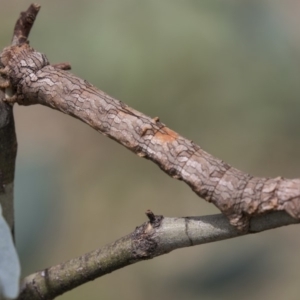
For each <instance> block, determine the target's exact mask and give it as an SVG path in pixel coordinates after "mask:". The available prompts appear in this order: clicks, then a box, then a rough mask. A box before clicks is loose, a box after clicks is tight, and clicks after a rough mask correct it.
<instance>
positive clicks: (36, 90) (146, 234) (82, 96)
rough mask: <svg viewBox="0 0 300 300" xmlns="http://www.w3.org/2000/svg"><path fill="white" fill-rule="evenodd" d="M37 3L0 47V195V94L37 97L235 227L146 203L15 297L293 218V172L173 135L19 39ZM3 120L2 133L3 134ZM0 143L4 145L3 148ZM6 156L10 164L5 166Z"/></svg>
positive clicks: (299, 183) (298, 192)
mask: <svg viewBox="0 0 300 300" xmlns="http://www.w3.org/2000/svg"><path fill="white" fill-rule="evenodd" d="M38 11H39V6H38V5H31V6H30V7H29V9H28V10H27V11H26V12H24V13H22V14H21V16H20V18H19V19H18V21H17V23H16V26H15V30H14V37H13V41H12V46H10V47H7V48H5V49H4V50H3V51H2V52H1V54H0V75H1V77H0V149H1V153H0V170H1V171H2V173H1V176H2V177H1V176H0V201H1V197H2V195H1V192H2V193H3V190H4V188H5V187H6V186H4V185H3V184H5V183H6V182H8V181H7V178H9V180H11V178H13V172H14V161H15V160H14V158H15V152H14V151H16V140H15V136H14V135H13V133H14V126H13V122H11V120H13V119H12V107H11V106H10V105H9V104H7V103H4V102H3V101H2V99H3V98H4V101H5V102H8V103H9V102H10V103H14V102H17V103H19V104H20V105H32V104H42V105H45V106H48V107H51V108H53V109H56V110H59V111H61V112H63V113H65V114H69V115H71V116H73V117H75V118H78V119H80V120H81V121H83V122H84V123H86V124H88V125H90V126H91V127H92V128H94V129H95V130H97V131H99V132H101V133H102V134H104V135H106V136H108V137H109V138H111V139H114V140H116V141H117V142H118V143H120V144H122V145H123V146H125V147H126V148H128V149H129V150H131V151H132V152H134V153H136V154H137V155H138V156H140V157H144V158H146V159H149V160H151V161H153V162H154V163H156V164H157V165H158V166H159V167H160V168H161V169H162V170H163V171H164V172H166V173H167V174H168V175H170V176H172V177H173V178H175V179H179V180H182V181H184V182H185V183H187V184H188V185H189V186H190V187H191V188H192V190H193V191H194V192H196V193H197V194H198V195H199V196H200V197H202V198H204V199H206V200H207V201H209V202H212V203H213V204H214V205H216V206H217V207H218V208H219V209H220V210H221V212H223V213H224V214H225V215H226V216H227V218H228V219H229V221H230V223H231V224H232V225H234V226H235V227H236V228H234V227H232V226H230V225H229V223H228V222H227V221H226V219H225V217H224V216H223V215H216V216H205V217H187V218H163V217H162V216H155V215H154V214H153V213H152V212H150V211H148V212H147V216H148V218H149V220H150V221H149V222H147V223H145V224H143V225H142V226H139V227H137V228H136V230H135V231H134V232H133V233H131V234H129V235H128V236H125V237H123V238H121V239H119V240H117V241H115V242H114V243H112V244H110V245H107V246H104V247H103V248H101V249H98V250H96V251H92V252H90V253H87V254H84V255H83V256H81V257H78V258H75V259H72V260H70V261H68V262H65V263H62V264H59V265H57V266H53V267H50V268H48V269H45V270H43V271H41V272H37V273H34V274H31V275H30V276H28V277H26V278H25V279H24V281H23V288H22V291H21V295H20V297H19V299H31V300H34V299H53V297H56V296H58V295H60V294H62V293H64V292H65V291H68V290H71V289H73V288H75V287H76V286H79V285H81V284H83V283H85V282H87V281H89V280H93V279H95V278H97V277H100V276H103V275H105V274H107V273H110V272H112V271H114V270H117V269H119V268H122V267H124V266H127V265H130V264H132V263H135V262H138V261H140V260H145V259H150V258H153V257H156V256H158V255H162V254H165V253H169V252H170V251H172V250H175V249H178V248H182V247H188V246H194V245H199V244H203V243H209V242H214V241H218V240H223V239H227V238H233V237H237V236H240V235H243V234H246V233H256V232H260V231H263V230H267V229H271V228H275V227H279V226H284V225H289V224H295V223H298V222H299V218H300V212H299V209H300V207H299V200H300V198H299V197H300V179H292V180H289V179H284V178H281V177H278V178H273V179H269V178H257V177H253V176H250V175H248V174H246V173H243V172H241V171H239V170H237V169H235V168H233V167H231V166H229V165H228V164H226V163H224V162H223V161H221V160H219V159H217V158H214V157H213V156H211V155H210V154H208V153H207V152H205V151H203V150H202V149H201V148H200V147H199V146H198V145H196V144H195V143H193V142H192V141H190V140H187V139H185V138H183V137H181V136H180V135H179V134H178V133H176V132H174V131H172V130H171V129H170V128H168V127H166V126H165V124H163V123H162V122H160V121H159V119H158V118H157V117H156V118H150V117H148V116H145V115H143V114H142V113H140V112H138V111H136V110H134V109H132V108H130V107H128V106H127V105H126V104H124V103H123V102H121V101H118V100H116V99H114V98H112V97H110V96H108V95H107V94H105V93H104V92H102V91H100V90H98V89H97V88H95V87H94V86H92V85H91V84H89V83H88V82H86V81H85V80H82V79H80V78H78V77H76V76H74V75H72V74H71V73H69V72H66V71H65V70H69V69H70V65H69V64H68V63H60V64H56V65H50V64H49V62H48V60H47V58H46V56H45V55H43V54H41V53H39V52H36V51H35V50H34V49H32V48H31V47H30V46H29V45H28V44H27V37H28V34H29V32H30V29H31V27H32V25H33V22H34V20H35V17H36V15H37V13H38ZM6 112H7V114H6ZM3 116H6V117H3ZM3 120H8V123H7V122H6V121H5V122H3ZM3 124H4V125H3ZM7 124H10V127H7V126H6V125H7ZM3 126H4V127H5V132H6V133H9V134H8V135H3V132H4V131H1V130H2V129H3V128H4V127H3ZM13 136H14V138H12V137H13ZM5 143H7V144H6V145H7V146H5ZM9 145H10V146H9ZM1 146H2V148H1ZM2 149H6V150H7V149H10V151H8V152H7V154H9V155H10V156H9V155H8V156H5V155H4V152H3V151H2ZM8 162H10V167H9V168H8V169H5V167H3V165H5V164H7V165H9V164H8ZM3 170H4V171H3ZM11 193H12V189H11ZM276 210H278V211H280V210H284V211H286V212H287V213H288V214H289V215H290V216H288V215H287V214H286V213H284V212H275V211H276ZM268 212H270V213H269V214H267V215H266V213H268ZM292 217H293V218H292Z"/></svg>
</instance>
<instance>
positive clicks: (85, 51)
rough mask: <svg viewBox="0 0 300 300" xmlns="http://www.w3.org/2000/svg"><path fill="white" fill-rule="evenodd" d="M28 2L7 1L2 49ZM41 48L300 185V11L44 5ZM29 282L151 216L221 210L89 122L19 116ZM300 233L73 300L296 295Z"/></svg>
mask: <svg viewBox="0 0 300 300" xmlns="http://www.w3.org/2000/svg"><path fill="white" fill-rule="evenodd" d="M30 3H31V1H16V0H7V1H6V0H0V5H1V9H0V24H1V25H0V26H1V30H0V43H1V47H4V46H6V45H8V44H9V42H10V39H11V35H12V30H13V26H14V23H15V21H16V19H17V17H18V15H19V13H20V11H22V10H25V9H26V8H27V7H28V5H29V4H30ZM39 3H40V4H41V5H42V9H41V11H40V14H39V16H38V19H37V20H36V24H35V26H34V28H33V30H32V33H31V35H30V41H31V45H32V46H34V47H35V48H36V49H37V50H39V51H41V52H44V53H46V54H47V56H48V58H49V60H50V61H51V62H52V63H57V62H62V61H69V62H70V63H71V64H72V67H73V69H72V72H73V73H75V74H76V75H78V76H80V77H82V78H84V79H86V80H88V81H90V82H91V83H93V84H94V85H95V86H97V87H99V88H100V89H102V90H104V91H105V92H107V93H108V94H110V95H112V96H114V97H115V98H117V99H120V100H122V101H124V102H125V103H127V104H128V105H129V106H132V107H134V108H135V109H138V110H140V111H142V112H143V113H145V114H147V115H150V116H153V117H154V116H159V117H160V118H161V120H162V121H163V122H164V123H166V124H167V125H168V126H169V127H171V128H172V129H173V130H175V131H177V132H179V133H180V134H181V135H183V136H185V137H187V138H189V139H192V140H193V141H195V142H196V143H198V144H200V145H201V146H202V148H204V149H205V150H206V151H208V152H210V153H211V154H213V155H215V156H217V157H219V158H221V159H223V160H225V161H226V162H228V163H230V164H231V165H233V166H235V167H237V168H239V169H241V170H243V171H245V172H248V173H251V174H253V175H256V176H267V177H275V176H278V175H281V176H285V177H299V175H300V172H299V165H300V155H299V146H300V137H299V127H300V118H299V112H300V84H299V81H300V17H299V16H300V1H297V0H285V1H280V0H272V1H271V0H268V1H267V0H260V1H258V0H244V1H238V0H227V1H224V0H215V1H211V0H210V1H209V0H206V1H204V0H203V1H200V0H199V1H198V0H186V1H176V0H164V1H159V0H152V1H141V0H140V1H139V0H110V1H109V0H102V1H93V0H90V1H79V0H77V1H75V0H73V1H67V0H64V1H61V0H60V1H58V0H53V1H45V0H40V1H39ZM15 118H16V126H17V135H18V142H19V152H18V159H17V170H16V205H15V210H16V239H17V247H18V251H19V253H20V257H21V263H22V268H23V274H24V275H27V274H29V273H31V272H34V271H36V270H41V269H43V268H45V267H48V266H51V265H53V264H57V263H59V262H62V261H65V260H68V259H70V258H73V257H76V256H78V255H81V254H83V253H85V252H88V251H91V250H93V249H96V248H98V247H101V246H103V245H105V244H106V243H109V242H112V241H114V240H115V239H117V238H119V237H121V236H123V235H125V234H127V233H129V232H131V231H132V230H134V228H135V226H137V225H140V224H141V223H142V222H144V221H145V220H146V217H145V215H144V212H145V211H146V210H147V209H152V210H153V211H154V212H155V213H157V214H163V215H165V216H187V215H206V214H212V213H217V212H218V211H217V210H216V209H215V208H214V207H213V206H212V205H210V204H208V203H206V202H205V201H203V200H201V199H200V198H198V197H197V196H196V195H195V194H194V193H193V192H192V191H191V190H190V189H189V188H188V187H187V186H186V185H185V184H183V183H181V182H178V181H175V180H173V179H171V178H169V177H168V176H166V175H165V174H163V173H162V172H161V171H160V170H159V169H158V168H157V167H156V166H155V165H154V164H152V163H151V162H149V161H146V160H143V159H140V158H138V157H137V156H135V155H133V154H132V153H131V152H129V151H128V150H126V149H125V148H123V147H122V146H120V145H119V144H117V143H115V142H113V141H111V140H109V139H107V138H105V137H103V136H101V135H100V134H99V133H97V132H95V131H93V130H92V129H91V128H89V127H88V126H87V125H85V124H82V123H81V122H80V121H78V120H75V119H72V118H71V117H68V116H65V115H63V114H62V113H59V112H56V111H52V110H51V109H49V108H45V107H41V106H31V107H19V106H16V107H15ZM297 236H298V227H297V226H289V227H286V228H280V229H276V230H272V231H269V232H265V233H261V234H257V235H253V236H247V237H242V238H238V239H234V240H229V241H222V242H218V243H213V244H207V245H202V246H198V247H192V248H187V249H181V250H177V251H175V252H172V253H170V254H168V255H165V256H162V257H159V258H156V259H154V260H151V261H145V262H142V263H138V264H136V265H133V266H130V267H127V268H125V269H122V270H119V271H116V272H114V273H112V274H110V275H108V276H105V277H103V278H100V279H97V280H95V281H93V282H91V283H88V284H86V285H84V286H82V287H80V288H77V289H75V290H74V291H71V292H68V293H66V294H65V295H63V296H61V297H58V299H61V300H68V299H73V300H76V299H89V300H93V299H124V300H126V299H131V300H135V299H144V300H152V299H173V300H177V299H191V300H193V299H211V300H214V299H299V292H300V287H299V269H300V261H299V259H298V253H299V247H300V241H299V239H298V238H297Z"/></svg>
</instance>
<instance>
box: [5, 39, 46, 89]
mask: <svg viewBox="0 0 300 300" xmlns="http://www.w3.org/2000/svg"><path fill="white" fill-rule="evenodd" d="M47 65H49V61H48V59H47V57H46V56H45V55H44V54H42V53H40V52H36V51H34V49H33V48H31V47H30V46H29V44H28V43H24V44H21V45H15V46H10V47H6V48H4V50H3V51H2V53H1V55H0V68H1V69H0V70H1V74H2V76H4V77H7V79H8V80H9V82H10V85H11V87H12V89H13V92H17V94H19V95H20V94H22V91H19V90H18V85H19V83H20V82H21V81H23V82H26V81H27V80H29V81H36V80H37V76H36V75H35V74H36V72H37V71H39V70H41V69H42V68H43V67H45V66H47Z"/></svg>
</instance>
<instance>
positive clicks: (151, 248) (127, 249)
mask: <svg viewBox="0 0 300 300" xmlns="http://www.w3.org/2000/svg"><path fill="white" fill-rule="evenodd" d="M147 215H148V216H149V215H150V217H151V220H150V221H149V222H146V223H144V224H143V225H141V226H139V227H137V228H136V229H135V230H134V231H133V232H132V233H130V234H129V235H127V236H124V237H123V238H121V239H119V240H117V241H115V242H113V243H111V244H108V245H106V246H104V247H102V248H99V249H97V250H95V251H92V252H89V253H86V254H84V255H82V256H80V257H77V258H74V259H71V260H69V261H67V262H64V263H61V264H59V265H56V266H52V267H50V268H48V269H45V270H43V271H40V272H37V273H34V274H31V275H29V276H28V277H26V278H25V279H24V280H23V284H22V291H21V294H20V297H19V298H18V299H19V300H29V299H30V300H45V299H53V298H55V297H57V296H59V295H61V294H63V293H65V292H67V291H70V290H72V289H74V288H76V287H78V286H80V285H82V284H84V283H86V282H88V281H91V280H94V279H96V278H99V277H101V276H104V275H106V274H108V273H111V272H113V271H115V270H118V269H120V268H123V267H125V266H128V265H131V264H133V263H136V262H139V261H143V260H146V259H151V258H154V257H156V256H160V255H163V254H166V253H169V252H171V251H173V250H176V249H179V248H183V247H190V246H195V245H201V244H206V243H212V242H216V241H220V240H225V239H230V238H234V237H237V236H241V235H243V233H241V232H239V231H237V230H236V228H234V227H232V226H231V225H230V224H229V222H228V220H227V219H226V217H225V216H224V215H221V214H219V215H211V216H202V217H186V218H163V217H162V216H155V215H154V214H153V213H151V212H149V211H148V212H147ZM153 220H159V222H155V226H154V225H153V224H152V221H153ZM298 222H299V221H297V220H295V219H293V218H292V217H290V216H289V215H287V214H286V213H284V212H274V213H271V214H269V215H267V216H266V217H262V216H260V217H256V218H253V219H252V220H251V224H250V231H249V232H248V233H249V234H250V233H257V232H261V231H264V230H269V229H272V228H276V227H279V226H285V225H289V224H296V223H298Z"/></svg>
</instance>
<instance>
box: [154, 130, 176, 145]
mask: <svg viewBox="0 0 300 300" xmlns="http://www.w3.org/2000/svg"><path fill="white" fill-rule="evenodd" d="M177 138H178V133H176V132H175V131H173V130H171V129H170V128H168V127H164V128H162V129H160V130H158V131H157V132H156V133H155V135H154V139H158V140H160V141H161V142H165V143H171V142H173V141H174V140H176V139H177Z"/></svg>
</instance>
